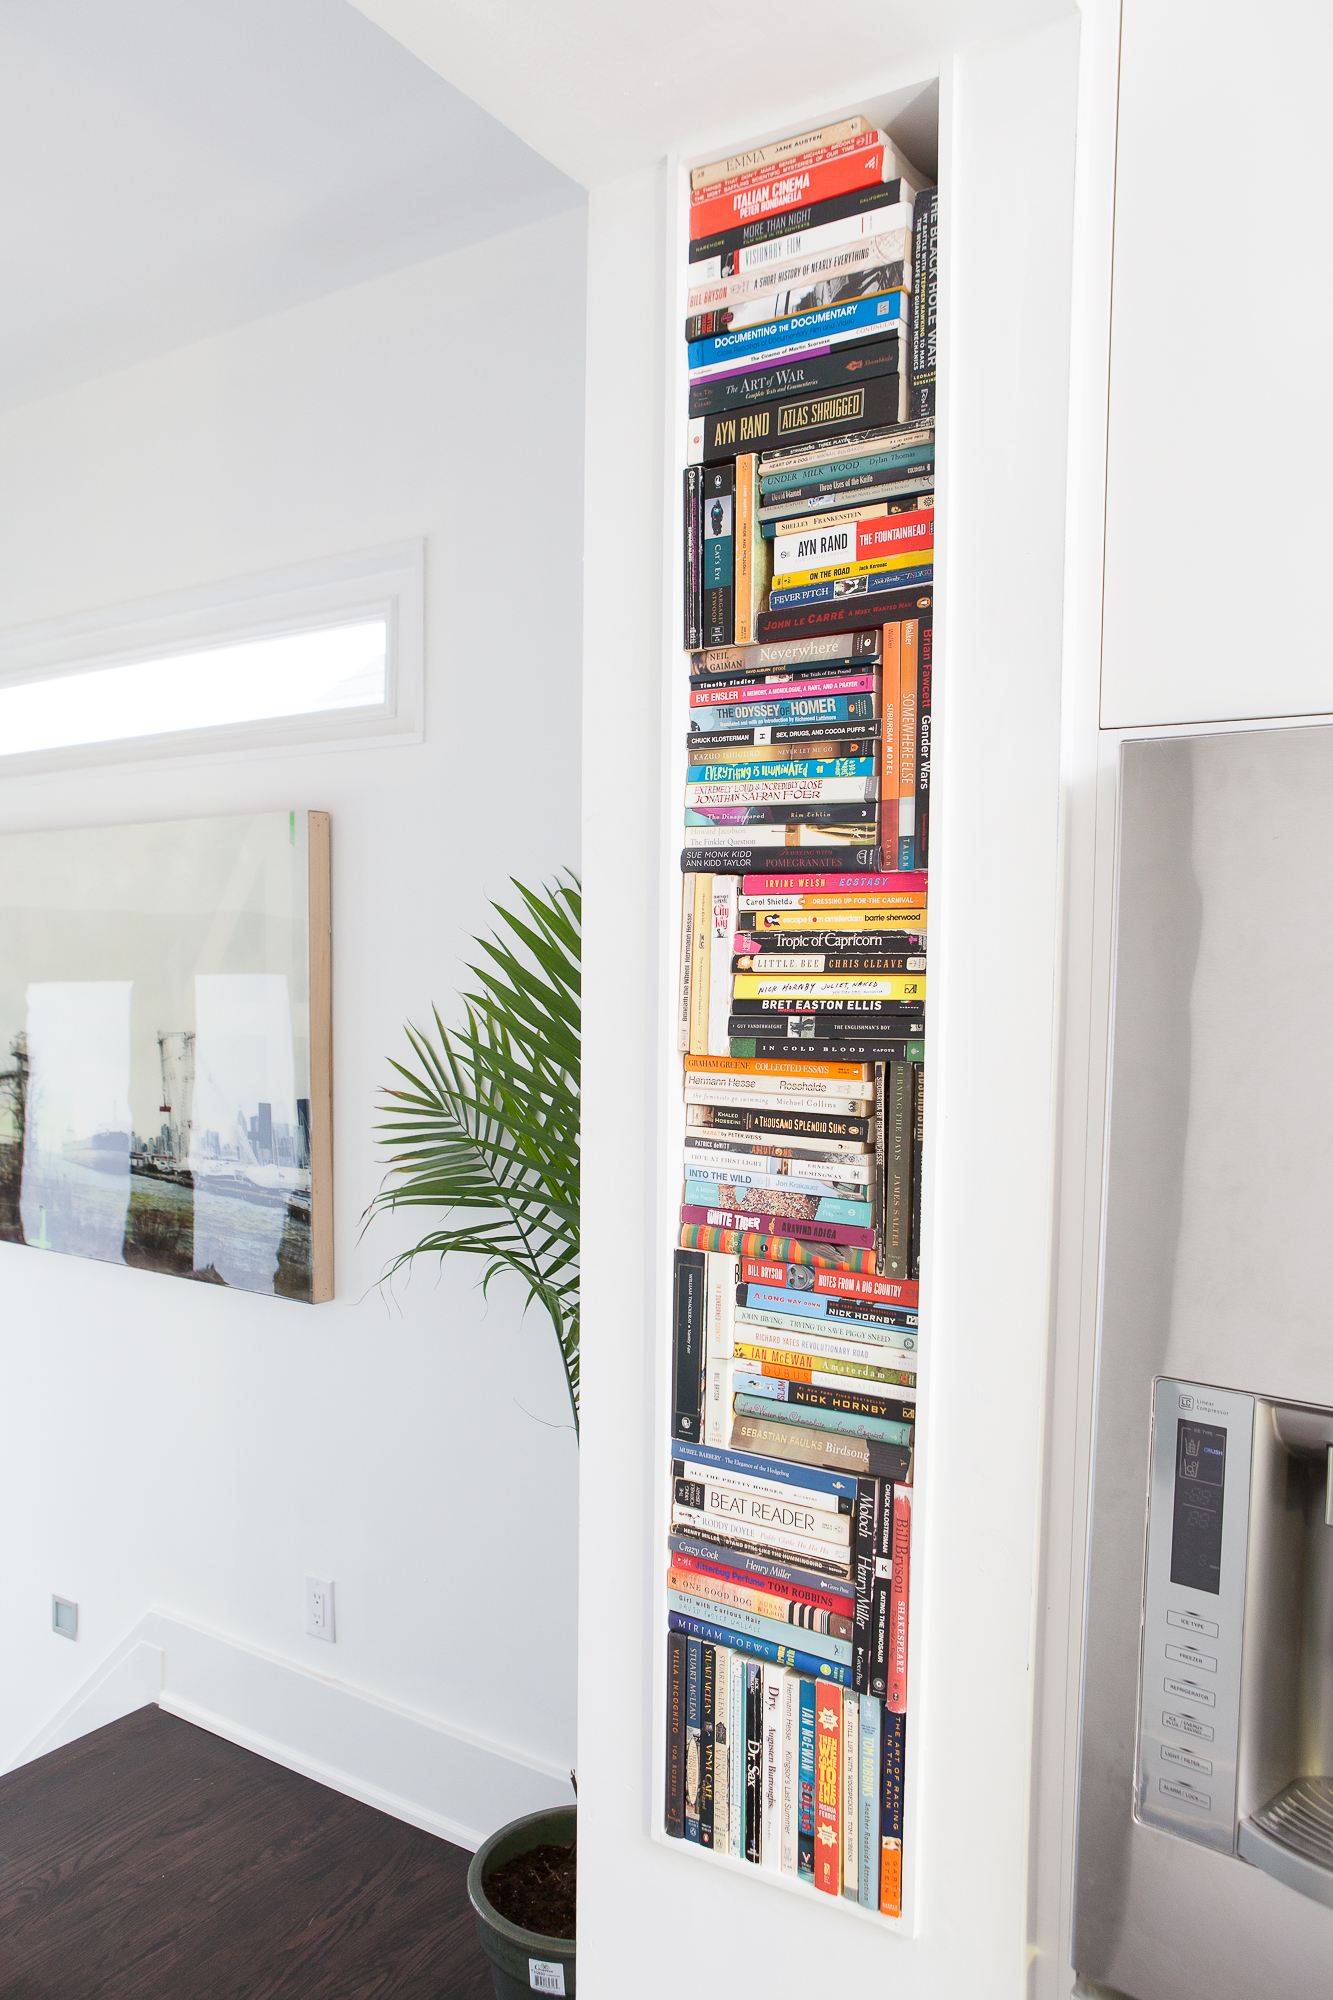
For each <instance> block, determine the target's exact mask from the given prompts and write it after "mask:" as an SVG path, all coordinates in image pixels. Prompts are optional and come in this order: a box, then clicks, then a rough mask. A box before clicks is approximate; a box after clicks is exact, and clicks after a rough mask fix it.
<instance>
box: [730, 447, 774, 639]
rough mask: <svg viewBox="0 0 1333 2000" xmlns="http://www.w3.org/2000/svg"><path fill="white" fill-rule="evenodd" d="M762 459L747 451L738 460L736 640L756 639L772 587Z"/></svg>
mask: <svg viewBox="0 0 1333 2000" xmlns="http://www.w3.org/2000/svg"><path fill="white" fill-rule="evenodd" d="M758 515H759V460H758V458H757V457H756V456H755V455H754V453H753V452H744V453H742V454H741V455H740V456H739V457H738V458H737V460H736V614H735V633H736V638H735V643H736V644H737V645H738V646H748V645H750V644H751V643H752V642H753V639H754V625H755V619H756V618H757V617H758V616H759V612H760V610H761V609H762V607H763V602H764V598H765V596H766V594H767V590H768V581H769V573H770V568H771V564H772V548H773V544H772V543H771V542H770V541H767V540H765V538H764V535H763V532H762V530H761V527H760V524H759V518H758Z"/></svg>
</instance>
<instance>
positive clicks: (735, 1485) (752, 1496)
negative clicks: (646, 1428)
mask: <svg viewBox="0 0 1333 2000" xmlns="http://www.w3.org/2000/svg"><path fill="white" fill-rule="evenodd" d="M724 1449H725V1447H724ZM676 1463H677V1464H678V1465H683V1466H684V1467H685V1472H684V1475H683V1476H684V1477H685V1478H686V1479H691V1480H694V1481H695V1482H696V1483H697V1484H701V1485H702V1486H703V1488H704V1490H705V1492H716V1493H717V1494H718V1495H729V1496H731V1497H732V1498H734V1499H737V1500H739V1499H741V1498H744V1499H747V1500H753V1501H754V1502H755V1503H756V1504H757V1505H758V1506H760V1507H768V1506H779V1507H795V1508H796V1509H797V1510H798V1511H799V1510H800V1509H802V1508H805V1509H809V1510H811V1511H813V1512H814V1513H816V1514H818V1515H820V1516H821V1517H824V1518H827V1519H830V1520H835V1521H841V1522H842V1524H843V1525H842V1529H841V1530H840V1531H839V1534H838V1535H837V1536H835V1538H834V1539H837V1540H842V1541H846V1540H847V1539H848V1530H849V1529H850V1527H851V1519H852V1517H851V1515H850V1514H843V1513H840V1512H839V1508H840V1506H841V1502H840V1500H839V1497H838V1495H837V1494H836V1493H826V1492H824V1491H822V1490H821V1489H820V1488H818V1487H815V1486H802V1485H801V1483H800V1480H799V1478H797V1479H794V1480H791V1481H790V1482H789V1481H786V1480H782V1481H779V1480H776V1479H765V1478H764V1477H763V1475H762V1473H758V1472H718V1473H715V1472H713V1471H711V1470H710V1469H708V1468H706V1467H704V1466H702V1465H701V1464H700V1463H699V1461H698V1460H697V1459H691V1458H690V1457H689V1456H688V1454H687V1453H684V1452H681V1451H680V1450H679V1447H678V1448H677V1457H676ZM792 1469H793V1471H795V1472H797V1473H798V1474H799V1472H800V1471H801V1469H802V1468H801V1467H799V1466H794V1467H793V1468H792ZM740 1512H741V1514H742V1517H743V1518H744V1519H746V1520H750V1519H755V1520H759V1519H762V1518H763V1516H762V1514H756V1513H754V1511H753V1510H752V1509H750V1508H748V1507H747V1508H743V1509H741V1510H740ZM778 1525H779V1526H783V1525H788V1524H785V1523H779V1524H778ZM795 1532H796V1533H798V1534H812V1533H814V1532H815V1531H814V1530H813V1529H810V1528H799V1529H796V1530H795ZM818 1532H819V1533H820V1534H821V1535H822V1534H824V1533H825V1530H824V1529H823V1528H822V1527H821V1528H820V1529H819V1530H818Z"/></svg>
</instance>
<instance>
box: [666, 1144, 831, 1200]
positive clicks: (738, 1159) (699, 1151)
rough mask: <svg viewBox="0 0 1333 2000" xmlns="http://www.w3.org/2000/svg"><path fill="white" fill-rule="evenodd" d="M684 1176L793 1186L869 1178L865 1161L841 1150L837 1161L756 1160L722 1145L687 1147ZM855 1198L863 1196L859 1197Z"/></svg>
mask: <svg viewBox="0 0 1333 2000" xmlns="http://www.w3.org/2000/svg"><path fill="white" fill-rule="evenodd" d="M685 1173H686V1177H687V1179H690V1180H696V1181H732V1182H735V1183H743V1184H744V1185H745V1186H746V1187H750V1186H754V1187H777V1188H781V1187H785V1188H794V1187H795V1186H796V1185H797V1183H798V1182H802V1181H809V1182H811V1183H813V1184H817V1185H818V1184H822V1185H824V1186H826V1187H864V1186H865V1185H866V1184H868V1182H869V1181H870V1178H871V1176H870V1172H869V1168H868V1164H867V1162H865V1161H864V1160H858V1159H857V1158H856V1157H855V1156H854V1155H852V1154H846V1153H844V1155H843V1157H842V1158H841V1159H840V1160H774V1161H772V1162H771V1163H769V1162H766V1161H765V1160H763V1159H762V1158H759V1159H756V1158H755V1157H754V1156H753V1155H752V1154H749V1153H729V1152H728V1151H727V1150H726V1148H725V1147H722V1146H687V1147H686V1148H685ZM857 1199H863V1197H861V1196H858V1197H857Z"/></svg>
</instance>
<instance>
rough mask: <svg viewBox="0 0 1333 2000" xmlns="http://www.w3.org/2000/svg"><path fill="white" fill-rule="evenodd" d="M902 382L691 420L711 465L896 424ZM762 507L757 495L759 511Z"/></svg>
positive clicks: (864, 381) (882, 378)
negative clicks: (699, 429)
mask: <svg viewBox="0 0 1333 2000" xmlns="http://www.w3.org/2000/svg"><path fill="white" fill-rule="evenodd" d="M903 296H904V294H903V293H901V292H887V293H884V294H882V295H881V297H880V298H879V299H871V300H868V301H867V302H866V304H865V305H864V306H858V307H857V308H855V310H856V311H857V312H858V313H859V314H860V319H859V320H858V321H857V322H856V323H857V324H858V325H868V324H870V323H871V319H872V315H873V309H874V308H875V306H877V305H878V306H883V307H888V306H890V305H894V304H896V302H897V300H899V299H900V298H902V297H903ZM830 310H833V311H837V310H843V309H841V308H830ZM805 317H806V318H810V319H818V318H822V317H823V315H822V314H818V313H812V314H807V315H805ZM800 324H801V322H800V321H799V320H789V321H778V322H774V323H772V324H771V325H769V326H767V327H750V328H744V329H742V330H740V331H739V332H737V333H734V334H722V335H719V336H718V337H717V339H715V340H704V341H698V342H696V343H694V345H695V346H698V347H714V346H716V345H718V344H719V343H720V341H722V340H737V341H746V340H748V341H752V342H754V343H755V344H757V343H758V341H759V340H761V339H762V338H764V337H765V336H767V338H768V339H770V340H771V339H772V337H773V336H774V334H775V333H777V332H779V331H780V330H781V329H782V327H784V326H797V325H800ZM902 381H903V377H902V376H900V375H897V374H893V375H887V374H886V375H869V376H862V377H859V378H857V379H855V380H854V381H853V382H852V383H850V384H849V385H847V386H845V387H843V388H838V389H823V390H817V391H816V392H815V394H814V395H797V396H775V397H774V398H773V399H772V400H771V401H770V402H767V403H748V404H744V405H742V407H741V408H739V409H722V410H714V411H711V412H710V413H709V414H708V415H706V416H705V417H703V418H702V420H699V419H694V420H692V421H695V422H698V421H702V424H703V448H702V462H703V464H704V466H705V468H709V467H712V466H713V465H715V464H717V463H718V462H719V461H720V460H724V459H728V458H734V457H735V456H736V454H737V453H738V452H761V451H772V450H773V449H774V448H775V447H776V446H778V445H780V444H784V443H790V442H791V441H792V440H793V439H796V438H807V437H808V438H819V437H833V436H838V437H841V436H843V435H844V434H845V433H846V432H848V431H861V430H878V429H880V428H882V427H883V426H884V425H886V424H896V423H897V422H898V421H899V412H900V410H901V408H902V403H903V392H902V388H901V386H900V385H901V383H902ZM758 505H759V498H758V493H756V496H755V508H756V511H757V509H758ZM709 643H710V644H711V643H712V642H711V641H710V642H709ZM738 643H739V641H738Z"/></svg>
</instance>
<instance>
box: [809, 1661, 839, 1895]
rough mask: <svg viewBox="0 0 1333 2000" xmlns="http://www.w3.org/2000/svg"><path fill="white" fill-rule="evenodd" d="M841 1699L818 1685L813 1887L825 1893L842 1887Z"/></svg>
mask: <svg viewBox="0 0 1333 2000" xmlns="http://www.w3.org/2000/svg"><path fill="white" fill-rule="evenodd" d="M841 1798H842V1701H841V1698H840V1697H839V1696H838V1695H837V1694H835V1693H834V1692H833V1691H832V1690H831V1689H826V1688H820V1689H819V1690H818V1696H817V1700H816V1705H815V1887H816V1889H820V1890H822V1891H823V1893H824V1894H825V1895H826V1896H836V1895H838V1894H839V1892H840V1891H841V1888H842V1837H841V1836H842V1829H841V1827H840V1825H839V1818H840V1814H839V1810H838V1808H839V1805H840V1803H841Z"/></svg>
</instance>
